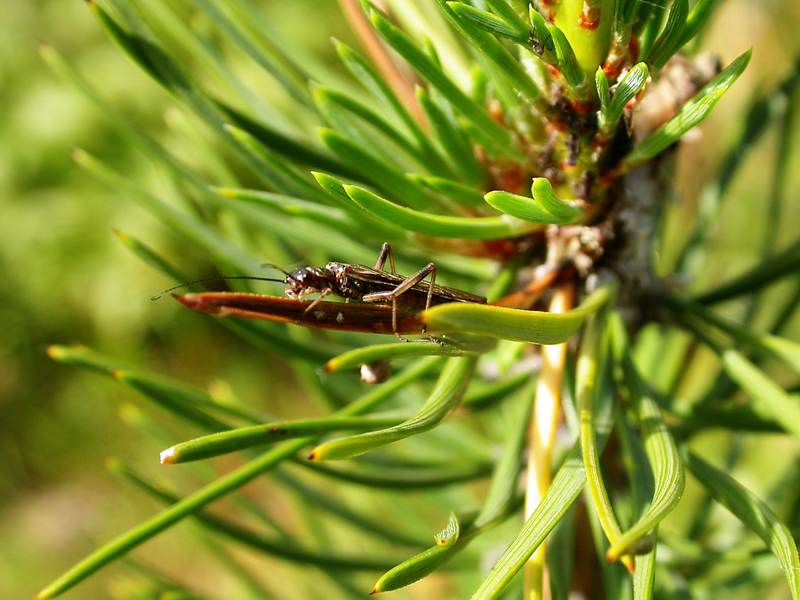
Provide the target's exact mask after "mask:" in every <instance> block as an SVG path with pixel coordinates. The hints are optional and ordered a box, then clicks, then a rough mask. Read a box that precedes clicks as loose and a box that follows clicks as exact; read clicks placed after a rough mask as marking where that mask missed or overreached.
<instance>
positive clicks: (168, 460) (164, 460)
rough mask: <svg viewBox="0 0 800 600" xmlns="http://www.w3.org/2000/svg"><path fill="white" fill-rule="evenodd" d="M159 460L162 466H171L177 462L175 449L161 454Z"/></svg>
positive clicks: (168, 449) (169, 449)
mask: <svg viewBox="0 0 800 600" xmlns="http://www.w3.org/2000/svg"><path fill="white" fill-rule="evenodd" d="M158 460H160V461H161V464H162V465H171V464H172V463H174V462H175V447H174V446H173V447H172V448H167V449H166V450H163V451H162V452H161V454H159V455H158Z"/></svg>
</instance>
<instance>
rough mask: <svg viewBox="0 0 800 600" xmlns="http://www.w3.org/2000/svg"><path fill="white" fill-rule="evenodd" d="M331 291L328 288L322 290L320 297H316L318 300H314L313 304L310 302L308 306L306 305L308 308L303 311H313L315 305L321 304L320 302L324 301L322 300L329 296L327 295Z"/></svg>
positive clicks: (304, 312)
mask: <svg viewBox="0 0 800 600" xmlns="http://www.w3.org/2000/svg"><path fill="white" fill-rule="evenodd" d="M330 293H331V291H330V290H328V289H325V290H322V292H320V294H319V298H317V299H316V300H314V301H313V302H312V303H311V304H309V305H308V306H306V309H305V310H304V311H303V314H306V313H308V312H311V311H312V310H313V309H314V307H315V306H316V305H317V304H319V303H320V302H322V300H323V299H324V298H325V296H327V295H328V294H330Z"/></svg>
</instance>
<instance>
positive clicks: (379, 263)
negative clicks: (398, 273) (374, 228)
mask: <svg viewBox="0 0 800 600" xmlns="http://www.w3.org/2000/svg"><path fill="white" fill-rule="evenodd" d="M387 258H388V259H389V268H390V269H391V271H390V273H392V274H394V273H395V268H394V254H393V253H392V246H391V245H390V244H389V242H383V245H382V246H381V251H380V252H379V253H378V260H376V261H375V270H376V271H383V267H384V265H386V259H387Z"/></svg>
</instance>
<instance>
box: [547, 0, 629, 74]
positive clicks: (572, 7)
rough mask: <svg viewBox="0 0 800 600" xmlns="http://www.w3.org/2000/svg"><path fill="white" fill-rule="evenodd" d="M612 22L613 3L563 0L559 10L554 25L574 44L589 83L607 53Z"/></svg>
mask: <svg viewBox="0 0 800 600" xmlns="http://www.w3.org/2000/svg"><path fill="white" fill-rule="evenodd" d="M613 20H614V1H613V0H562V1H561V2H560V3H559V5H558V7H557V8H556V12H555V18H554V22H555V24H556V25H558V27H559V28H560V29H561V31H563V32H564V35H565V36H566V37H567V39H568V40H569V43H570V44H571V45H572V49H573V50H574V51H575V58H576V59H577V60H578V64H579V65H580V66H581V69H583V72H584V73H585V74H586V76H587V77H588V78H589V81H594V79H593V78H594V72H595V71H596V70H597V67H599V66H600V65H601V64H603V62H604V61H605V58H606V55H607V54H608V49H609V46H610V45H611V25H612V21H613Z"/></svg>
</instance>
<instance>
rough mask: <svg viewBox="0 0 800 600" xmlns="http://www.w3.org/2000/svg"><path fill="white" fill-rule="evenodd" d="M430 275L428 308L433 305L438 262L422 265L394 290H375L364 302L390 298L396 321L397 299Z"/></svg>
mask: <svg viewBox="0 0 800 600" xmlns="http://www.w3.org/2000/svg"><path fill="white" fill-rule="evenodd" d="M428 275H430V276H431V284H430V286H428V296H427V298H426V300H425V310H428V309H429V308H430V306H431V299H432V297H433V284H434V282H435V281H436V264H435V263H432V262H431V263H428V264H427V265H425V266H424V267H422V268H421V269H420V270H419V271H417V272H416V273H414V274H413V275H411V276H409V277H406V278H405V279H404V280H403V282H402V283H401V284H400V285H398V286H397V287H396V288H394V289H393V290H390V291H388V292H375V293H374V294H366V295H365V296H363V297H362V298H361V301H362V302H386V301H388V300H391V301H392V313H393V314H392V323H393V324H394V323H396V319H397V315H396V313H397V299H398V298H399V297H400V296H401V295H403V294H404V293H405V292H407V291H408V290H410V289H411V288H413V287H414V286H415V285H417V284H418V283H419V282H421V281H422V280H423V279H425V278H426V277H427V276H428ZM422 332H423V333H425V327H423V328H422ZM395 333H396V328H395Z"/></svg>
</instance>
